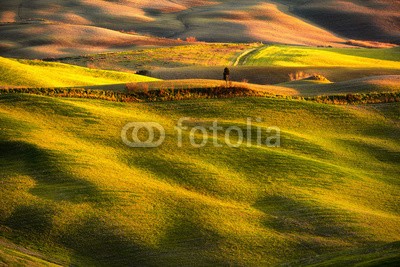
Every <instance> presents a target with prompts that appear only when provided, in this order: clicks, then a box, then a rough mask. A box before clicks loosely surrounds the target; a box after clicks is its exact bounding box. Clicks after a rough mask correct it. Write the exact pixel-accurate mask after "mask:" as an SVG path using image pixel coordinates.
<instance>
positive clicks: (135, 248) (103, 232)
mask: <svg viewBox="0 0 400 267" xmlns="http://www.w3.org/2000/svg"><path fill="white" fill-rule="evenodd" d="M399 111H400V106H399V103H387V104H379V105H361V106H354V105H347V106H333V105H326V104H319V103H314V102H306V101H297V100H289V99H273V98H252V97H246V98H232V99H196V100H186V101H168V102H153V103H150V102H145V103H115V102H109V101H101V100H91V99H73V98H53V97H49V96H35V95H27V94H3V95H1V96H0V118H1V125H2V131H1V140H2V141H1V143H2V144H1V146H0V148H1V153H0V155H1V157H0V166H1V169H2V180H1V184H2V186H1V188H0V202H1V205H0V207H1V209H0V220H1V235H2V240H3V241H2V242H1V243H0V247H2V249H1V250H0V251H1V253H0V256H1V260H2V261H3V262H10V263H13V262H18V261H22V262H24V261H25V262H28V263H29V262H33V263H35V262H36V264H38V265H44V263H43V261H45V262H47V263H46V264H48V265H51V264H60V265H64V266H66V265H80V266H91V265H96V266H103V265H104V266H110V265H113V266H122V265H146V266H154V265H157V266H160V265H163V266H176V265H181V266H182V265H183V266H188V265H191V266H204V265H210V266H211V265H213V266H215V265H240V266H244V265H245V266H260V265H311V264H314V265H316V266H318V265H319V264H321V265H325V264H331V263H335V264H355V263H357V264H361V265H365V266H368V264H371V263H375V264H384V263H393V262H397V261H398V260H399V254H398V249H399V244H398V240H399V238H400V232H399V229H400V227H399V226H400V210H399V206H398V205H397V201H398V192H399V186H400V185H399V182H398V181H399V175H398V168H399V159H400V158H399V151H400V143H399V140H398V136H399V134H400V126H399V123H398V121H399V117H398V114H399ZM181 117H188V118H189V119H188V121H187V122H185V125H186V126H187V127H188V129H187V130H183V146H182V147H181V148H179V147H178V146H177V132H176V130H175V129H174V126H176V124H177V121H178V120H179V118H181ZM248 117H251V118H252V119H253V124H254V127H261V129H262V130H263V131H265V130H266V129H267V127H270V126H277V127H279V128H280V130H281V147H277V148H270V147H267V146H266V145H262V146H257V145H253V146H251V147H247V146H246V145H245V146H241V147H238V148H231V147H228V146H226V145H223V146H222V147H219V148H215V147H213V146H212V140H211V139H210V140H209V143H208V145H206V146H205V147H203V148H195V147H193V146H192V145H191V144H190V142H189V135H190V129H191V128H192V127H195V126H206V127H209V126H212V124H213V121H214V120H217V121H218V122H219V125H220V126H222V127H223V128H224V129H226V128H228V127H230V126H237V127H239V128H241V129H243V131H244V132H246V129H247V128H246V119H247V118H248ZM257 118H261V121H260V122H257V120H256V119H257ZM131 121H155V122H159V123H160V124H162V125H163V126H164V128H165V129H166V139H165V142H164V144H163V145H162V146H160V147H159V148H154V149H148V148H147V149H146V148H136V149H134V148H130V147H127V146H125V145H124V144H123V143H122V141H121V139H120V133H121V129H122V127H123V126H124V125H125V124H126V123H128V122H131ZM255 129H256V128H254V130H253V131H255ZM217 138H218V140H219V142H220V143H223V140H224V135H223V132H220V133H219V134H218V136H217ZM235 138H236V137H235V136H233V139H234V140H233V142H235V140H237V139H235ZM252 138H253V139H251V140H252V142H253V144H256V140H255V134H254V135H253V137H252ZM194 139H195V141H196V142H197V143H199V142H201V140H202V139H201V136H199V135H196V136H195V137H194ZM22 248H23V249H22ZM25 265H29V264H25Z"/></svg>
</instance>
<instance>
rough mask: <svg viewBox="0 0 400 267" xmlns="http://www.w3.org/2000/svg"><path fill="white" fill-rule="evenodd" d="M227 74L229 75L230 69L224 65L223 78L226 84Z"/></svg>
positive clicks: (227, 80)
mask: <svg viewBox="0 0 400 267" xmlns="http://www.w3.org/2000/svg"><path fill="white" fill-rule="evenodd" d="M229 75H230V71H229V69H228V67H226V68H225V69H224V80H225V82H226V84H227V85H228V82H229Z"/></svg>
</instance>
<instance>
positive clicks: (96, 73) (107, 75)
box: [0, 57, 157, 87]
mask: <svg viewBox="0 0 400 267" xmlns="http://www.w3.org/2000/svg"><path fill="white" fill-rule="evenodd" d="M156 80H157V79H154V78H150V77H145V76H140V75H136V74H129V73H123V72H116V71H104V70H93V69H88V68H83V67H78V66H71V65H67V64H61V63H50V62H43V61H35V60H15V59H8V58H3V57H0V86H1V87H67V86H70V87H71V86H88V85H105V84H116V83H121V82H140V81H156Z"/></svg>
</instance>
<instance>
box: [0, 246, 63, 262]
mask: <svg viewBox="0 0 400 267" xmlns="http://www.w3.org/2000/svg"><path fill="white" fill-rule="evenodd" d="M0 265H1V266H32V267H41V266H48V267H56V266H60V265H58V264H54V263H51V262H48V261H46V260H43V259H41V258H38V257H36V256H32V255H29V254H26V253H24V252H21V251H18V250H14V249H11V248H7V247H3V246H1V245H0Z"/></svg>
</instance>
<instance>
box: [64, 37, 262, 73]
mask: <svg viewBox="0 0 400 267" xmlns="http://www.w3.org/2000/svg"><path fill="white" fill-rule="evenodd" d="M257 46H259V44H220V43H215V44H207V43H200V44H192V45H182V46H171V47H159V48H150V49H137V50H133V51H127V52H115V53H104V54H95V55H88V56H81V57H67V58H62V59H59V60H60V61H61V62H64V63H68V64H74V65H79V66H84V67H91V68H99V69H111V70H123V71H132V70H150V69H157V68H177V67H184V66H229V65H232V64H233V63H234V62H235V60H236V58H237V57H239V56H240V55H241V54H242V53H244V52H246V51H248V50H249V49H252V48H254V47H257Z"/></svg>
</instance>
